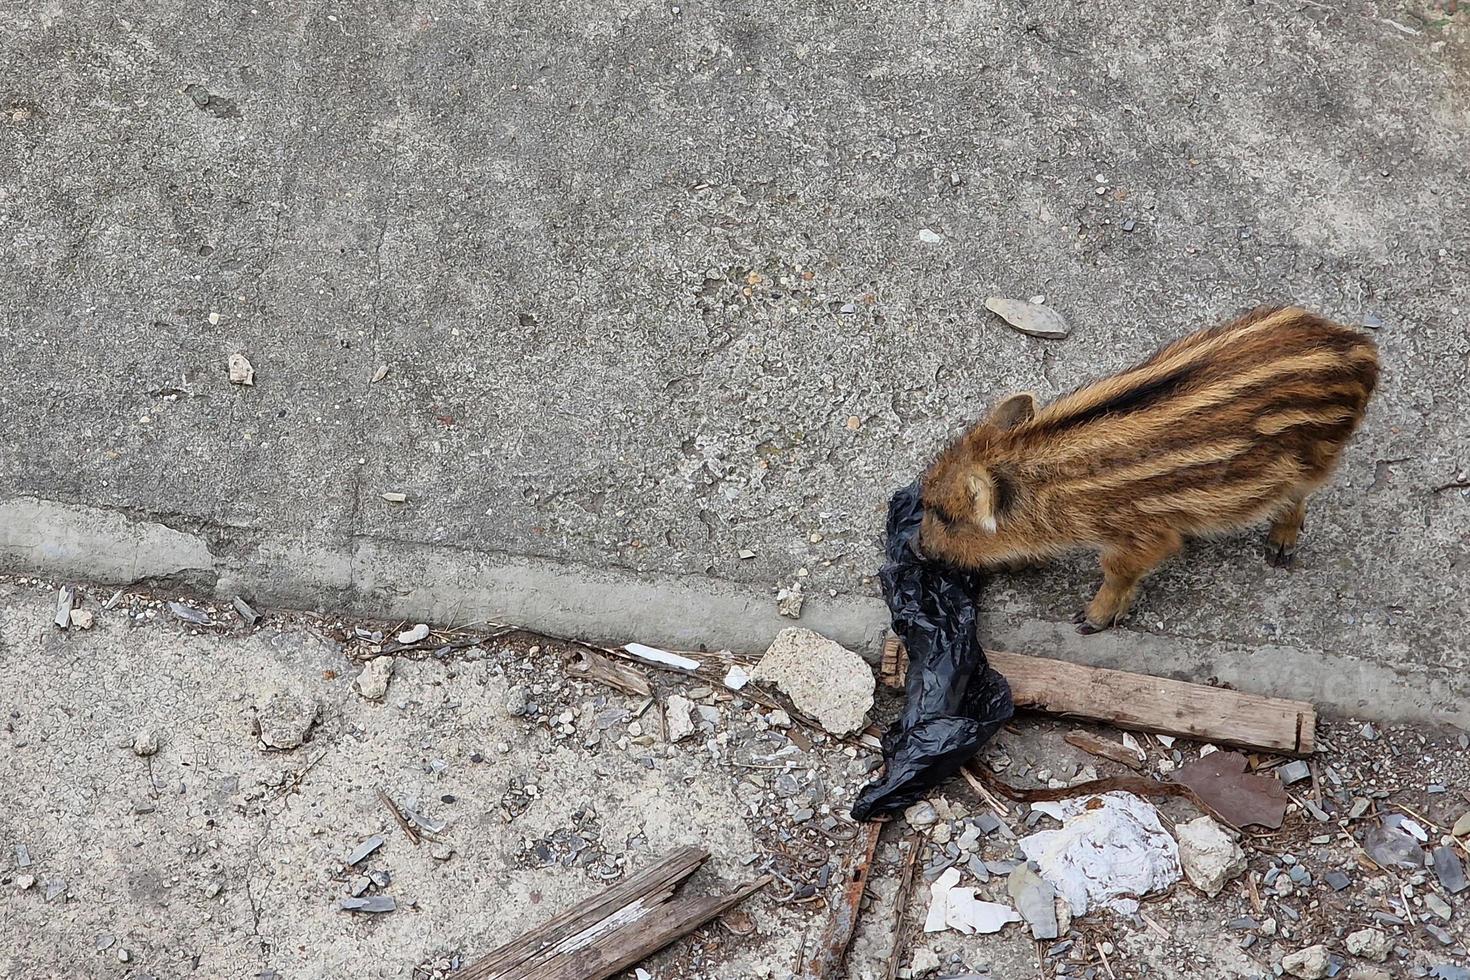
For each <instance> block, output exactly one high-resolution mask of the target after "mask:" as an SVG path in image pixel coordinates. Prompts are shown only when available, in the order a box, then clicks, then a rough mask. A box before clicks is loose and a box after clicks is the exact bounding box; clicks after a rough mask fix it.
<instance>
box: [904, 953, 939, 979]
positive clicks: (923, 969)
mask: <svg viewBox="0 0 1470 980" xmlns="http://www.w3.org/2000/svg"><path fill="white" fill-rule="evenodd" d="M937 969H939V954H938V953H936V952H934V950H932V949H930V948H929V947H928V946H920V947H919V948H918V949H916V950H914V959H913V962H911V963H910V964H909V975H910V976H915V977H923V976H928V975H929V974H931V973H933V972H934V971H935V970H937Z"/></svg>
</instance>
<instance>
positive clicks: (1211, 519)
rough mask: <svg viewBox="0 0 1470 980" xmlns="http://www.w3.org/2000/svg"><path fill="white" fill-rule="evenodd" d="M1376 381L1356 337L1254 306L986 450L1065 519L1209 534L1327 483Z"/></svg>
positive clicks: (1041, 504)
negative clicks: (1161, 524) (1156, 523)
mask: <svg viewBox="0 0 1470 980" xmlns="http://www.w3.org/2000/svg"><path fill="white" fill-rule="evenodd" d="M1377 378H1378V355H1377V349H1376V348H1375V347H1374V345H1373V343H1372V341H1371V340H1369V339H1368V337H1367V336H1366V335H1365V334H1362V333H1360V332H1358V331H1356V330H1352V329H1350V328H1347V327H1343V326H1340V325H1338V324H1335V323H1333V322H1331V321H1329V320H1326V319H1324V318H1322V317H1319V316H1316V315H1315V314H1312V313H1309V312H1307V311H1305V310H1302V309H1297V308H1287V309H1263V310H1256V311H1254V312H1252V313H1250V314H1247V315H1246V316H1244V317H1242V318H1240V319H1239V320H1236V321H1234V322H1231V323H1227V324H1224V325H1222V326H1218V327H1214V328H1211V329H1208V330H1203V331H1200V332H1198V333H1195V334H1191V335H1190V336H1188V337H1185V338H1183V339H1181V340H1178V341H1176V342H1175V343H1173V344H1170V345H1169V346H1167V347H1164V348H1162V349H1161V350H1159V351H1158V352H1157V353H1155V354H1154V355H1153V356H1152V357H1150V358H1149V359H1148V360H1146V361H1144V362H1143V363H1142V364H1140V365H1138V366H1137V367H1134V368H1131V369H1129V370H1127V371H1124V372H1122V373H1121V374H1118V375H1114V376H1113V377H1110V378H1106V379H1104V380H1102V381H1099V382H1096V383H1094V384H1091V385H1088V386H1086V387H1084V388H1081V389H1079V390H1077V391H1075V392H1073V393H1072V394H1070V395H1067V396H1065V397H1063V398H1061V399H1059V400H1057V401H1055V402H1053V403H1052V404H1050V405H1048V406H1046V407H1045V408H1043V409H1042V410H1040V411H1039V412H1037V413H1036V415H1035V416H1034V417H1032V418H1031V419H1030V420H1029V421H1026V422H1024V423H1022V424H1020V425H1018V426H1016V427H1015V428H1013V429H1011V430H1009V431H1007V432H1005V433H1004V434H998V435H999V438H997V439H996V440H995V441H994V442H992V444H991V445H990V446H989V447H988V448H989V453H988V455H990V457H991V461H992V463H993V464H998V465H999V466H1001V467H1003V468H1004V469H1006V470H1009V471H1011V472H1013V473H1015V474H1016V475H1017V476H1018V477H1019V478H1020V482H1021V483H1022V484H1023V485H1027V486H1028V487H1029V488H1030V490H1031V492H1032V494H1033V495H1034V496H1033V500H1032V504H1033V505H1035V506H1037V507H1038V508H1039V509H1040V510H1042V511H1052V512H1054V513H1055V514H1056V516H1057V517H1058V519H1059V520H1060V521H1061V522H1062V523H1069V524H1075V523H1083V524H1092V523H1099V524H1101V523H1102V522H1106V521H1116V520H1117V519H1118V518H1119V517H1120V516H1121V515H1124V514H1132V515H1135V516H1136V517H1137V518H1139V519H1144V520H1146V519H1147V518H1148V517H1150V516H1153V517H1155V518H1157V519H1161V520H1163V521H1165V522H1167V523H1168V524H1170V525H1171V526H1173V527H1175V528H1176V529H1178V530H1180V531H1184V532H1186V533H1189V532H1193V533H1209V532H1210V531H1213V530H1218V529H1222V528H1225V527H1233V526H1237V525H1239V524H1240V523H1243V522H1246V521H1249V520H1251V519H1253V518H1255V517H1257V516H1260V515H1261V514H1263V513H1265V512H1267V511H1268V510H1270V508H1271V507H1272V506H1273V504H1275V503H1277V502H1279V501H1280V500H1281V499H1282V498H1283V497H1285V496H1288V495H1292V494H1297V493H1303V492H1310V490H1311V489H1313V488H1315V487H1316V486H1318V485H1320V484H1321V483H1322V482H1323V481H1325V480H1326V479H1327V477H1328V476H1329V475H1330V474H1331V472H1332V469H1333V467H1334V466H1335V465H1336V462H1337V458H1338V455H1339V453H1340V451H1341V449H1342V446H1343V444H1344V443H1345V442H1346V441H1347V439H1348V438H1349V436H1351V435H1352V432H1353V430H1354V429H1355V428H1356V427H1357V425H1358V423H1359V422H1360V421H1361V420H1362V417H1363V412H1364V410H1365V408H1366V407H1367V403H1368V399H1369V397H1370V396H1371V395H1372V393H1373V388H1374V385H1375V384H1376V382H1377ZM1063 515H1065V516H1063ZM1077 530H1083V529H1081V528H1078V529H1077ZM1098 530H1103V528H1102V527H1101V526H1100V527H1099V528H1098ZM1084 533H1085V532H1084Z"/></svg>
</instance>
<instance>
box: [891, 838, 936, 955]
mask: <svg viewBox="0 0 1470 980" xmlns="http://www.w3.org/2000/svg"><path fill="white" fill-rule="evenodd" d="M928 840H929V838H928V837H927V835H925V834H922V833H921V834H918V835H917V836H915V837H913V838H912V839H911V840H910V841H909V856H908V859H907V860H906V861H904V865H903V877H902V878H900V879H899V880H898V895H897V896H896V897H895V898H894V902H895V904H896V906H897V908H896V909H895V914H896V918H895V919H894V922H893V942H892V943H891V944H890V945H889V947H888V972H887V973H886V974H885V976H884V980H895V978H896V977H897V976H898V963H899V959H900V958H901V957H902V956H903V948H904V941H905V940H906V939H907V938H908V936H907V934H906V930H907V928H908V917H909V896H910V895H912V894H913V891H914V869H915V868H916V867H917V865H918V863H919V852H921V851H922V850H924V845H925V843H927V842H928Z"/></svg>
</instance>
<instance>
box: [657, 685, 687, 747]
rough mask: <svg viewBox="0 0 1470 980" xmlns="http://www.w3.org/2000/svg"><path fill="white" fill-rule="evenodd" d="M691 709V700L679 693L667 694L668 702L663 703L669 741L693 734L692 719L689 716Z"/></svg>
mask: <svg viewBox="0 0 1470 980" xmlns="http://www.w3.org/2000/svg"><path fill="white" fill-rule="evenodd" d="M692 710H694V702H693V701H690V700H689V699H688V698H686V697H684V696H683V695H681V694H671V695H669V700H668V703H667V704H665V705H664V720H665V722H667V723H668V735H669V741H670V742H682V741H684V739H686V738H688V737H689V736H690V735H693V734H694V720H693V719H692V718H690V717H689V712H690V711H692Z"/></svg>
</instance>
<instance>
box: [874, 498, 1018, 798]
mask: <svg viewBox="0 0 1470 980" xmlns="http://www.w3.org/2000/svg"><path fill="white" fill-rule="evenodd" d="M922 518H923V509H922V507H921V506H920V504H919V485H918V483H914V484H912V485H910V486H907V487H905V488H904V489H902V490H900V491H898V493H895V494H894V495H893V499H892V500H891V501H889V504H888V542H887V548H886V550H887V553H888V561H887V563H886V564H885V565H884V566H883V570H882V571H881V572H880V573H879V579H880V580H881V581H882V583H883V598H884V599H885V600H886V601H887V602H888V611H889V613H890V614H891V615H892V617H893V631H894V632H895V633H897V634H898V636H899V638H900V639H902V640H903V643H904V646H905V647H906V648H907V649H908V657H909V669H908V680H907V683H906V684H905V690H906V692H907V697H908V702H907V704H905V705H904V709H903V714H902V715H900V716H899V719H898V721H897V722H895V723H894V724H893V725H892V726H891V727H890V728H889V729H888V731H886V732H884V733H883V762H884V773H883V778H881V779H879V780H877V781H875V782H872V783H869V784H868V785H867V786H866V787H865V788H864V789H863V791H862V793H861V794H860V795H859V796H858V799H857V802H856V803H854V804H853V807H852V815H853V818H854V819H856V820H868V819H871V818H872V817H876V816H880V815H883V814H888V813H894V812H896V811H898V810H902V809H904V808H906V807H908V806H911V805H912V804H913V803H915V802H917V801H918V800H919V799H920V798H921V797H923V795H924V794H925V793H926V792H927V791H928V790H929V789H930V788H932V787H933V786H936V785H937V784H939V783H941V782H943V781H944V780H946V779H948V778H949V777H950V776H953V775H954V774H955V773H956V772H958V771H959V768H960V766H961V765H963V764H964V763H965V761H966V760H967V759H969V758H970V757H971V756H972V755H974V754H975V752H976V751H977V750H978V749H979V748H980V746H982V745H984V744H985V743H986V742H987V741H989V740H990V738H991V737H992V736H993V735H994V734H995V733H996V732H997V731H999V730H1000V727H1001V726H1002V725H1004V724H1005V723H1006V722H1007V721H1009V720H1010V718H1011V715H1012V714H1014V713H1015V707H1014V706H1013V705H1012V703H1011V686H1010V685H1009V684H1007V683H1006V679H1005V678H1004V677H1002V676H1001V675H1000V674H998V673H996V671H995V670H994V669H993V668H992V667H991V666H990V664H989V663H988V662H987V661H986V660H985V651H984V650H982V649H981V648H980V641H979V639H977V638H976V636H975V620H976V608H975V600H976V597H977V596H978V595H979V592H980V585H981V582H982V577H981V576H980V574H979V573H977V572H966V571H961V570H959V569H954V568H949V567H947V566H945V565H941V564H939V563H937V562H932V561H926V560H925V559H923V558H921V557H919V551H918V540H919V522H920V520H921V519H922Z"/></svg>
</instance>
